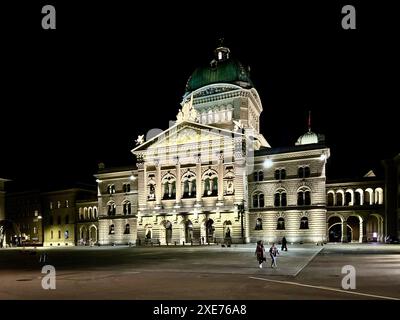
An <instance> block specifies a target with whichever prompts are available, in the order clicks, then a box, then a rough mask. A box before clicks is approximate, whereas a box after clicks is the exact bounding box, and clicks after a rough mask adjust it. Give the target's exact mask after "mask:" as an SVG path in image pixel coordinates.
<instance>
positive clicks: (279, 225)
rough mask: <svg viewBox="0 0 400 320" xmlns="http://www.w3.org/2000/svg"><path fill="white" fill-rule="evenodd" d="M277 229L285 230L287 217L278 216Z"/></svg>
mask: <svg viewBox="0 0 400 320" xmlns="http://www.w3.org/2000/svg"><path fill="white" fill-rule="evenodd" d="M276 229H277V230H285V219H284V218H282V217H281V218H278V223H277V225H276Z"/></svg>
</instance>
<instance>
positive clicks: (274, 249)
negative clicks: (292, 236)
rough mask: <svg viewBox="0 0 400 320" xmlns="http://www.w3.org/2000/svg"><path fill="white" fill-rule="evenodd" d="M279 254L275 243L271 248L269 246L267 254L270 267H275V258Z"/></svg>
mask: <svg viewBox="0 0 400 320" xmlns="http://www.w3.org/2000/svg"><path fill="white" fill-rule="evenodd" d="M278 254H279V251H278V248H277V247H275V243H273V244H272V246H271V248H269V255H270V256H271V260H272V261H271V268H273V267H277V264H276V258H277V255H278Z"/></svg>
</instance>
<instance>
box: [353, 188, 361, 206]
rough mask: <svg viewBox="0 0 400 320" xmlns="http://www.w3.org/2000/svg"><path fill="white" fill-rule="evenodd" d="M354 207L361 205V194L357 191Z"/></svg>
mask: <svg viewBox="0 0 400 320" xmlns="http://www.w3.org/2000/svg"><path fill="white" fill-rule="evenodd" d="M354 205H355V206H360V205H361V194H360V193H359V192H357V191H356V192H355V193H354Z"/></svg>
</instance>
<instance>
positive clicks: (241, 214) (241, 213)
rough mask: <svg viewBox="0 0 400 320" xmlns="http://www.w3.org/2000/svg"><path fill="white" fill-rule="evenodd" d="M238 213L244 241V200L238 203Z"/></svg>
mask: <svg viewBox="0 0 400 320" xmlns="http://www.w3.org/2000/svg"><path fill="white" fill-rule="evenodd" d="M237 208H238V214H239V218H240V231H241V237H242V243H244V226H243V214H244V201H243V202H242V203H240V204H238V205H237Z"/></svg>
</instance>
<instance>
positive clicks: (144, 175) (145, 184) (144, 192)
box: [143, 163, 147, 207]
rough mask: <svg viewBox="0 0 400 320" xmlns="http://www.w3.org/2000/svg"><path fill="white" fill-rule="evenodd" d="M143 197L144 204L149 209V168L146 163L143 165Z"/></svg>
mask: <svg viewBox="0 0 400 320" xmlns="http://www.w3.org/2000/svg"><path fill="white" fill-rule="evenodd" d="M143 195H144V197H143V198H144V203H145V204H146V205H145V207H147V167H146V163H143Z"/></svg>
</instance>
